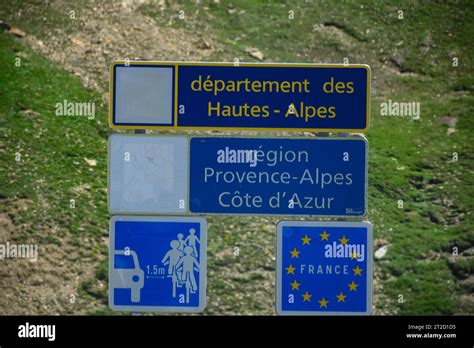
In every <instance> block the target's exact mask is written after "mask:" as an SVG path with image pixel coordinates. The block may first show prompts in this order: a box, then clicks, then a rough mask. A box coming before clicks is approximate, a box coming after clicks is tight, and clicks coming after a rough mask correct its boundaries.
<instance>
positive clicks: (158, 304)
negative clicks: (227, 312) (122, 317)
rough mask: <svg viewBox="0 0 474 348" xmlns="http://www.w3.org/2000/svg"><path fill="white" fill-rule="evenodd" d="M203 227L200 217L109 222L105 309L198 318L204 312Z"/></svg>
mask: <svg viewBox="0 0 474 348" xmlns="http://www.w3.org/2000/svg"><path fill="white" fill-rule="evenodd" d="M206 260H207V223H206V220H205V219H203V218H200V217H162V216H154V217H152V216H142V217H138V216H114V217H112V219H111V220H110V246H109V307H110V308H111V309H112V310H117V311H133V312H201V311H203V310H204V307H205V306H206Z"/></svg>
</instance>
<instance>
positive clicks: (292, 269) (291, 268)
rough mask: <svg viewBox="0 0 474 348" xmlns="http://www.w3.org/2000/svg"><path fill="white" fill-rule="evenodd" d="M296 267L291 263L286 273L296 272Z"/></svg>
mask: <svg viewBox="0 0 474 348" xmlns="http://www.w3.org/2000/svg"><path fill="white" fill-rule="evenodd" d="M295 269H296V268H294V267H293V266H292V265H290V266H289V267H286V275H288V274H293V275H294V274H295Z"/></svg>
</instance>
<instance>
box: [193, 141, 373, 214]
mask: <svg viewBox="0 0 474 348" xmlns="http://www.w3.org/2000/svg"><path fill="white" fill-rule="evenodd" d="M367 146H368V145H367V140H366V139H365V138H362V137H358V136H356V137H348V138H344V139H342V138H316V139H301V138H299V139H261V138H192V139H191V152H190V176H189V177H190V189H189V205H190V207H189V209H190V211H191V212H192V213H208V214H209V213H211V214H266V215H272V214H280V215H281V214H283V215H314V216H344V217H347V216H358V217H360V216H364V215H365V214H366V210H367V207H366V206H367Z"/></svg>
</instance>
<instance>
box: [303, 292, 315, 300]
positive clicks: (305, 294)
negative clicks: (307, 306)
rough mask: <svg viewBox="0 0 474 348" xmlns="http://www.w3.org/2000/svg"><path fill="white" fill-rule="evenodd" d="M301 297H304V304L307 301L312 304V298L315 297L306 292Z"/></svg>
mask: <svg viewBox="0 0 474 348" xmlns="http://www.w3.org/2000/svg"><path fill="white" fill-rule="evenodd" d="M301 296H303V302H306V301H308V302H311V296H313V295H310V294H308V292H307V291H306V292H305V293H304V294H303V295H301Z"/></svg>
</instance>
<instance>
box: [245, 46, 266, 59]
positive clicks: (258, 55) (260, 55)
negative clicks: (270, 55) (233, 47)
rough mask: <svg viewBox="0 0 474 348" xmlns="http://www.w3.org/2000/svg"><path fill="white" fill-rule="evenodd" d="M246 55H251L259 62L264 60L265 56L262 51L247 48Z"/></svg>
mask: <svg viewBox="0 0 474 348" xmlns="http://www.w3.org/2000/svg"><path fill="white" fill-rule="evenodd" d="M245 53H247V54H248V55H250V56H251V57H254V58H256V59H258V60H263V58H264V56H263V53H262V52H260V50H259V49H258V48H254V47H247V48H246V49H245Z"/></svg>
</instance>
